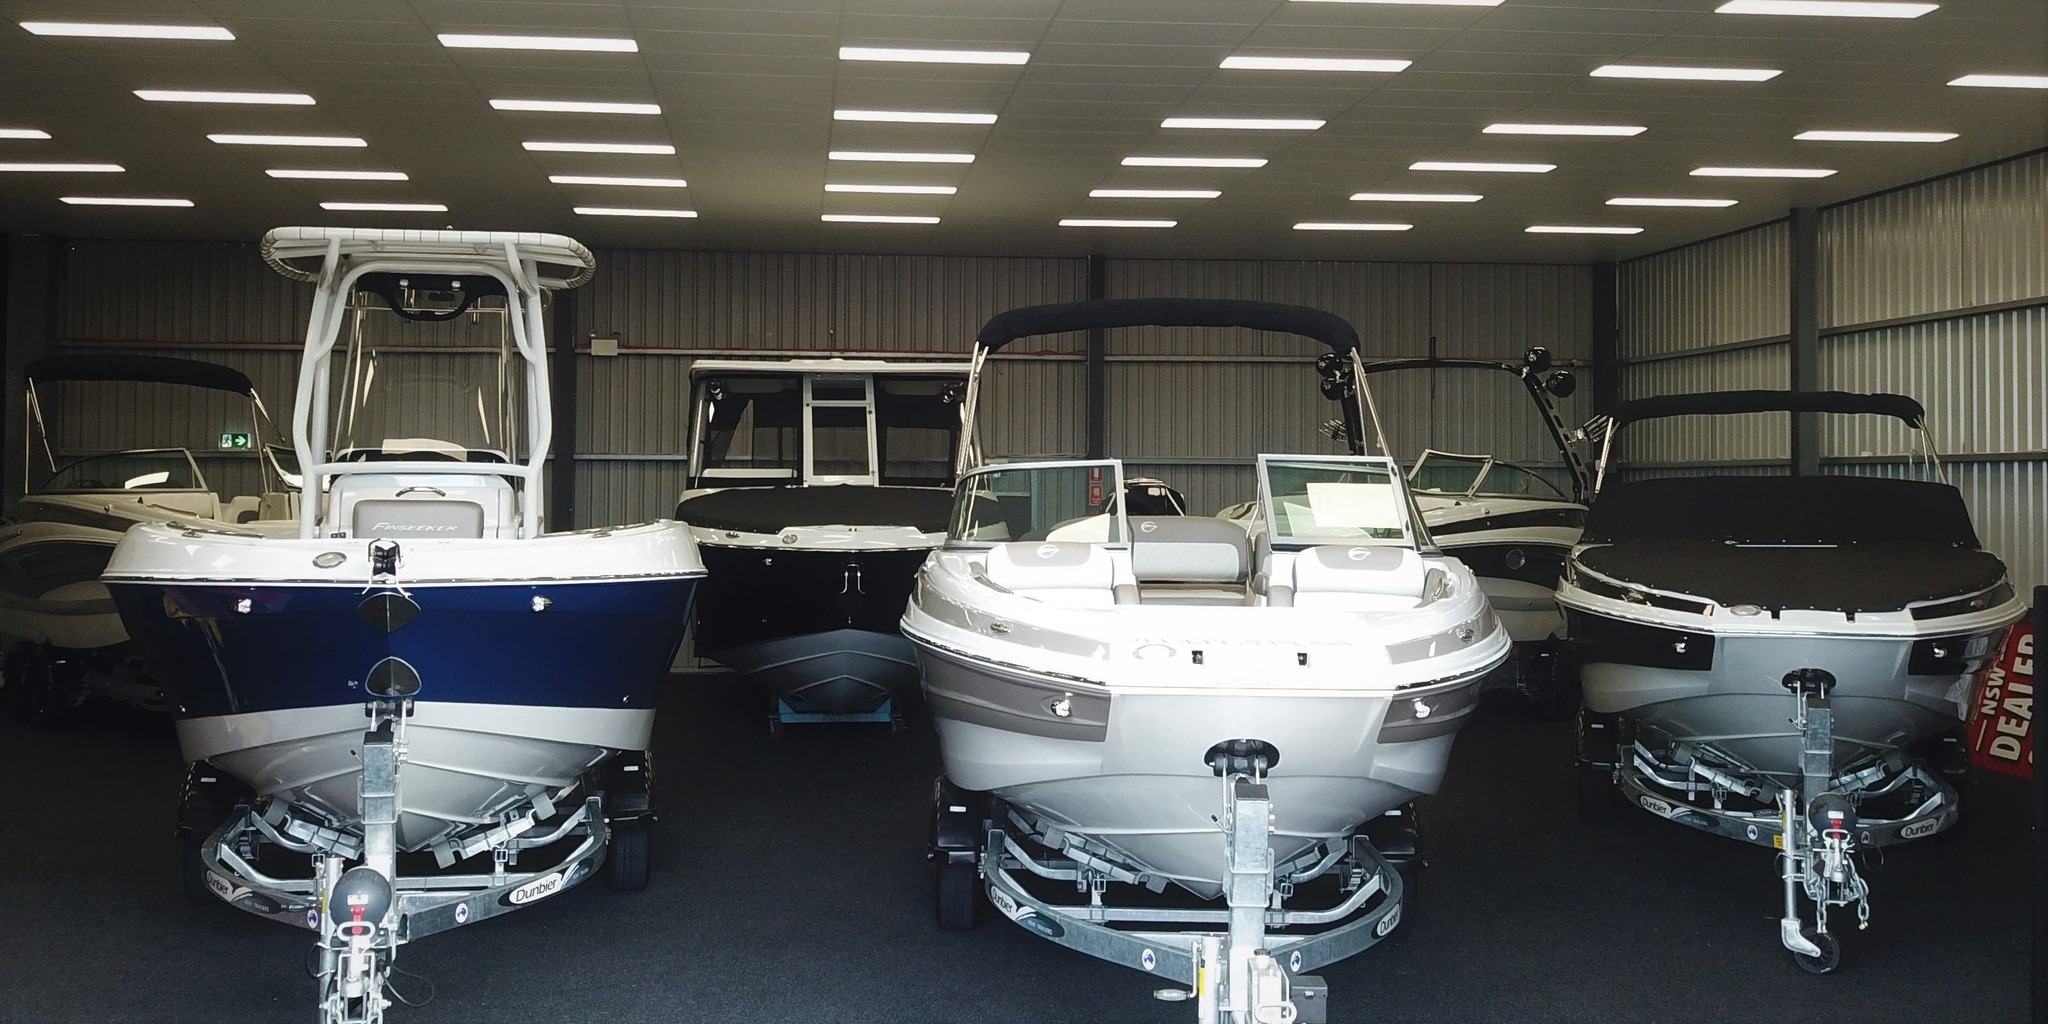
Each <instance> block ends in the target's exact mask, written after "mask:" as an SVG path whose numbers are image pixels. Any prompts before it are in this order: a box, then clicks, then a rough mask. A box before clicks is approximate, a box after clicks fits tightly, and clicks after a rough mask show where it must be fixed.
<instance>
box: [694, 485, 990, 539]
mask: <svg viewBox="0 0 2048 1024" xmlns="http://www.w3.org/2000/svg"><path fill="white" fill-rule="evenodd" d="M952 509H953V492H952V491H950V490H940V489H938V488H924V487H867V486H856V485H852V484H847V485H838V486H834V485H823V486H818V487H731V488H727V489H725V490H719V491H712V492H710V493H708V494H700V495H697V496H696V497H694V498H690V499H688V500H686V501H683V502H681V503H679V504H677V505H676V518H677V519H680V520H682V521H684V522H686V523H689V524H691V525H693V526H702V527H705V528H707V529H712V530H741V531H744V532H747V533H774V532H776V531H777V530H781V529H783V528H785V527H790V526H914V527H916V528H918V529H919V530H922V531H924V532H925V533H943V532H945V529H946V520H947V518H948V517H949V516H950V515H951V513H952Z"/></svg>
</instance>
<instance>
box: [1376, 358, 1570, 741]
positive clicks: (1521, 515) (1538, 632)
mask: <svg viewBox="0 0 2048 1024" xmlns="http://www.w3.org/2000/svg"><path fill="white" fill-rule="evenodd" d="M1551 365H1552V364H1551V359H1550V353H1549V352H1548V351H1547V350H1545V349H1543V348H1532V349H1530V350H1529V351H1528V352H1526V353H1525V354H1524V355H1523V357H1522V358H1521V359H1519V360H1492V359H1465V358H1454V357H1444V356H1422V357H1411V358H1399V359H1375V360H1368V361H1367V362H1366V364H1365V372H1366V374H1367V375H1368V376H1374V375H1380V374H1399V373H1404V372H1408V371H1415V370H1422V371H1430V372H1436V371H1449V372H1451V373H1455V374H1458V375H1459V376H1461V377H1463V379H1464V380H1465V381H1466V382H1468V383H1470V382H1473V381H1474V379H1475V378H1476V377H1478V376H1479V375H1484V374H1490V375H1494V376H1496V377H1497V376H1498V375H1501V374H1506V375H1509V376H1512V377H1513V378H1515V380H1516V381H1517V383H1518V386H1519V388H1520V389H1521V390H1522V391H1523V392H1525V393H1526V394H1527V395H1528V397H1529V400H1530V402H1531V404H1533V405H1534V406H1535V410H1536V417H1537V419H1538V420H1539V421H1540V422H1541V423H1542V424H1543V429H1544V433H1545V437H1546V439H1547V440H1548V441H1550V442H1551V443H1552V444H1553V445H1555V446H1556V457H1557V459H1558V462H1559V464H1560V466H1561V469H1557V468H1553V467H1550V466H1532V465H1525V464H1522V463H1518V462H1515V461H1511V460H1509V459H1505V458H1501V457H1499V456H1498V455H1492V454H1483V453H1460V452H1452V451H1446V450H1441V449H1437V448H1425V449H1424V450H1423V451H1422V452H1421V454H1419V455H1417V456H1416V458H1415V461H1414V463H1413V465H1412V466H1410V468H1409V470H1408V486H1409V489H1410V490H1411V491H1412V492H1414V494H1415V504H1416V506H1417V507H1418V508H1419V509H1421V511H1422V519H1423V522H1424V523H1426V524H1428V526H1429V535H1430V537H1431V538H1432V539H1433V540H1435V541H1436V543H1437V546H1438V547H1440V548H1442V549H1443V551H1444V553H1445V554H1447V555H1450V556H1452V557H1454V558H1456V559H1458V560H1459V561H1461V562H1463V563H1465V565H1466V566H1468V567H1469V568H1471V570H1472V571H1473V572H1475V573H1477V574H1478V576H1479V586H1480V588H1481V589H1483V590H1485V591H1486V598H1487V601H1488V602H1489V603H1491V604H1492V605H1493V612H1494V614H1495V615H1498V616H1500V620H1501V622H1503V623H1505V624H1506V625H1507V628H1508V635H1509V636H1511V637H1513V638H1514V641H1515V648H1514V655H1513V656H1512V657H1510V658H1509V659H1508V661H1507V663H1506V664H1504V665H1502V666H1501V670H1500V671H1499V672H1497V673H1495V674H1494V677H1493V678H1492V679H1491V680H1489V681H1488V686H1489V688H1501V689H1512V690H1515V691H1516V692H1518V693H1520V694H1521V695H1522V696H1523V698H1524V699H1526V700H1527V701H1528V703H1529V705H1530V706H1531V707H1532V708H1534V709H1535V710H1536V711H1537V712H1538V713H1539V714H1540V715H1542V716H1543V717H1546V718H1554V719H1560V720H1561V719H1565V718H1570V717H1571V716H1572V715H1574V714H1576V713H1577V712H1578V709H1579V693H1578V686H1577V680H1576V678H1575V675H1574V673H1573V671H1572V667H1571V662H1570V659H1569V658H1567V657H1561V656H1562V655H1564V654H1566V653H1567V650H1568V648H1567V646H1566V643H1565V639H1564V614H1563V612H1561V611H1560V610H1559V609H1558V607H1557V597H1556V591H1557V583H1558V580H1559V578H1561V577H1562V576H1563V575H1564V563H1565V557H1566V556H1567V555H1568V554H1569V553H1570V552H1571V549H1572V545H1573V544H1574V543H1576V542H1577V541H1578V539H1579V531H1580V529H1581V528H1583V527H1584V525H1585V520H1586V506H1585V501H1586V469H1585V463H1584V460H1582V459H1581V458H1580V456H1579V452H1578V448H1577V446H1576V445H1575V444H1574V443H1573V440H1572V436H1573V435H1572V430H1571V428H1569V427H1567V426H1565V424H1564V421H1563V419H1561V418H1560V417H1559V416H1558V412H1557V404H1556V401H1555V400H1556V399H1562V398H1569V397H1571V395H1572V393H1573V392H1574V391H1575V390H1576V389H1577V387H1578V382H1577V380H1576V379H1575V378H1574V377H1573V375H1572V373H1571V371H1570V370H1565V369H1559V370H1552V369H1551ZM1489 393H1491V392H1489ZM1545 470H1550V472H1545Z"/></svg>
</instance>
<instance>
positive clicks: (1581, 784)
mask: <svg viewBox="0 0 2048 1024" xmlns="http://www.w3.org/2000/svg"><path fill="white" fill-rule="evenodd" d="M1572 771H1573V773H1574V774H1576V775H1577V776H1578V789H1579V820H1581V821H1584V822H1585V823H1587V824H1589V825H1606V824H1610V823H1612V822H1614V821H1615V820H1616V819H1618V818H1620V817H1621V811H1622V806H1623V805H1622V802H1621V790H1620V789H1619V788H1618V787H1616V786H1615V784H1614V774H1613V771H1614V770H1613V769H1612V768H1609V767H1608V766H1607V765H1604V764H1579V765H1574V766H1573V768H1572Z"/></svg>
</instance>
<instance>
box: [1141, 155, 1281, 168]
mask: <svg viewBox="0 0 2048 1024" xmlns="http://www.w3.org/2000/svg"><path fill="white" fill-rule="evenodd" d="M1124 166H1125V167H1264V166H1266V161H1265V158H1263V157H1256V156H1127V157H1124Z"/></svg>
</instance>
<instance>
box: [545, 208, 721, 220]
mask: <svg viewBox="0 0 2048 1024" xmlns="http://www.w3.org/2000/svg"><path fill="white" fill-rule="evenodd" d="M571 209H573V210H575V211H576V212H577V213H580V214H582V215H584V216H585V217H670V218H674V219H677V220H688V219H690V218H693V217H695V216H697V211H695V210H658V209H646V208H642V207H631V206H576V207H571Z"/></svg>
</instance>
